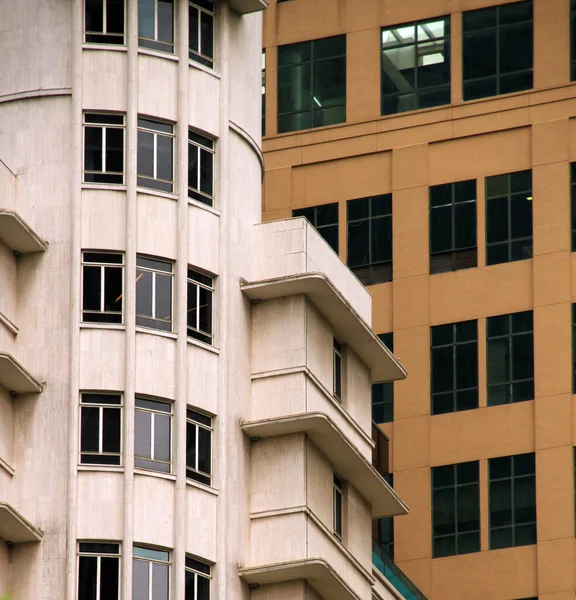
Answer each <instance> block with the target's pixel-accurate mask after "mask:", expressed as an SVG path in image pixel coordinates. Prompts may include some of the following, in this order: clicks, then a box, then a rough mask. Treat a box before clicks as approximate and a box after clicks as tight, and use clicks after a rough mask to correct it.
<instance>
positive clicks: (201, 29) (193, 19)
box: [188, 0, 214, 68]
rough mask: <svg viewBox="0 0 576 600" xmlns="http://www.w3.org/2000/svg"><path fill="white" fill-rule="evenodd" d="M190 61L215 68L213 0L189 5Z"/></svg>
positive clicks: (193, 2)
mask: <svg viewBox="0 0 576 600" xmlns="http://www.w3.org/2000/svg"><path fill="white" fill-rule="evenodd" d="M188 19H189V22H188V27H189V35H188V46H189V56H190V60H193V61H196V62H199V63H200V64H202V65H205V66H206V67H210V68H212V67H213V66H214V5H213V4H212V0H192V2H190V4H189V5H188Z"/></svg>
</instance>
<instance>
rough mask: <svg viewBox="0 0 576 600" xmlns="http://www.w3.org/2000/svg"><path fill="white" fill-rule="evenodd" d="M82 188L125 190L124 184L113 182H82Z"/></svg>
mask: <svg viewBox="0 0 576 600" xmlns="http://www.w3.org/2000/svg"><path fill="white" fill-rule="evenodd" d="M81 187H82V189H83V190H106V191H114V192H125V191H126V186H125V185H120V184H113V183H83V184H82V186H81Z"/></svg>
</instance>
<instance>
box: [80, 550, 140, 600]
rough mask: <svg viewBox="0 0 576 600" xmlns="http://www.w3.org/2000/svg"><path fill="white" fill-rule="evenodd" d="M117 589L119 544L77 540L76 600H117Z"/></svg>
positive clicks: (118, 579) (118, 587) (118, 586)
mask: <svg viewBox="0 0 576 600" xmlns="http://www.w3.org/2000/svg"><path fill="white" fill-rule="evenodd" d="M119 589H120V544H109V543H104V542H79V543H78V600H118V598H119V597H120V594H119ZM146 598H148V597H146ZM138 600H140V599H138Z"/></svg>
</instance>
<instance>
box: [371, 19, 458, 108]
mask: <svg viewBox="0 0 576 600" xmlns="http://www.w3.org/2000/svg"><path fill="white" fill-rule="evenodd" d="M381 42H382V114H383V115H389V114H393V113H400V112H405V111H407V110H416V109H418V108H430V107H431V106H438V105H440V104H450V18H449V17H443V18H437V19H433V20H431V21H419V22H417V23H409V24H406V25H400V26H398V27H387V28H385V29H382V39H381Z"/></svg>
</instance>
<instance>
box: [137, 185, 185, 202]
mask: <svg viewBox="0 0 576 600" xmlns="http://www.w3.org/2000/svg"><path fill="white" fill-rule="evenodd" d="M136 192H137V193H138V194H147V195H148V196H158V197H159V198H166V199H167V200H178V194H174V193H172V192H161V191H159V190H153V189H152V188H145V187H140V186H138V187H137V188H136Z"/></svg>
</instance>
